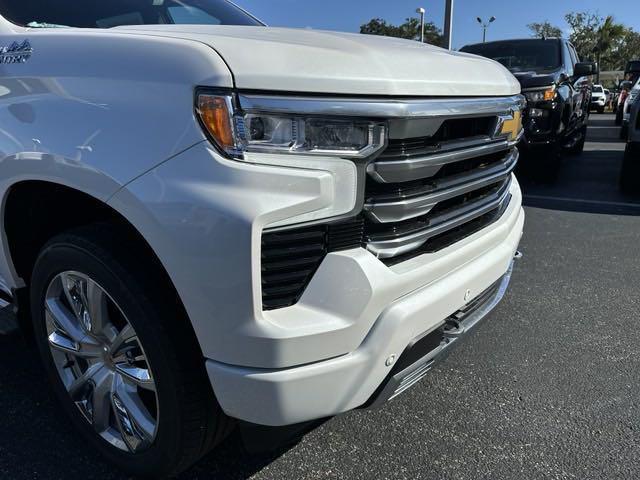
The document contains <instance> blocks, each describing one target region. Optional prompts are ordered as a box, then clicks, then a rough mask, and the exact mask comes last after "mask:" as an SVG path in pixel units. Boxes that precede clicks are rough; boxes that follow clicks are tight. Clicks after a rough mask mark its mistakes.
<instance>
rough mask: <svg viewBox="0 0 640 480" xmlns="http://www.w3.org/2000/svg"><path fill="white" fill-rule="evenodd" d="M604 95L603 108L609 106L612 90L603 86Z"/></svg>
mask: <svg viewBox="0 0 640 480" xmlns="http://www.w3.org/2000/svg"><path fill="white" fill-rule="evenodd" d="M604 95H605V108H611V102H612V100H613V92H612V91H611V90H609V89H608V88H605V89H604Z"/></svg>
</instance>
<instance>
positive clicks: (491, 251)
mask: <svg viewBox="0 0 640 480" xmlns="http://www.w3.org/2000/svg"><path fill="white" fill-rule="evenodd" d="M512 195H513V197H512V200H511V203H510V205H509V208H508V209H507V211H506V212H505V214H504V215H503V217H502V218H501V219H500V220H499V221H498V222H496V223H494V224H493V225H491V226H489V227H487V228H486V229H484V230H482V231H481V232H478V233H477V234H475V235H473V236H471V237H469V238H467V239H465V240H463V241H462V242H459V243H458V244H456V245H454V246H452V247H450V248H448V249H445V251H443V252H439V255H436V257H438V258H432V259H431V261H429V257H432V256H431V255H424V256H422V257H418V258H416V259H413V260H410V261H408V262H405V263H403V264H399V265H397V266H395V267H392V268H388V267H386V266H384V265H383V264H382V263H381V262H379V261H378V260H377V259H376V258H375V257H373V256H372V255H371V254H369V253H368V252H365V251H364V250H351V251H347V252H340V253H336V254H330V255H329V256H328V257H327V258H326V260H325V262H324V263H323V265H322V266H321V268H320V271H319V272H318V273H317V274H316V277H315V278H314V280H313V281H312V283H311V284H310V286H309V287H308V290H307V292H306V293H305V297H306V299H307V301H309V299H310V298H313V297H314V296H316V297H322V298H324V299H325V300H326V302H328V303H331V299H332V298H333V299H335V304H334V312H333V313H334V315H335V317H336V318H338V317H339V315H340V312H339V311H340V310H342V311H343V312H344V313H343V316H344V319H345V322H348V319H349V318H351V317H352V316H353V315H354V311H358V312H361V310H360V309H364V310H367V308H368V307H370V304H378V303H380V302H385V303H386V305H387V306H386V308H384V309H383V311H382V314H380V315H379V316H378V318H377V319H376V320H375V322H374V323H373V327H372V328H371V329H370V331H369V332H368V334H367V335H366V337H365V340H364V341H363V342H362V344H361V345H360V346H359V347H358V348H356V349H355V350H353V351H352V352H351V353H348V354H346V355H341V356H339V357H336V358H332V359H330V360H326V361H321V362H316V363H311V364H307V365H302V366H298V367H294V368H283V369H255V368H246V367H237V366H232V365H228V364H225V363H219V362H216V361H213V360H209V361H207V370H208V372H209V376H210V378H211V382H212V384H213V385H214V388H215V391H216V395H217V397H218V400H219V401H220V403H221V405H222V408H223V409H224V411H225V412H226V413H227V414H228V415H230V416H232V417H235V418H239V419H242V420H245V421H249V422H252V423H257V424H262V425H272V426H279V425H288V424H295V423H300V422H304V421H309V420H313V419H318V418H323V417H328V416H333V415H336V414H339V413H342V412H345V411H348V410H351V409H354V408H357V407H360V406H362V405H363V404H364V403H366V402H367V400H368V399H369V398H370V397H371V395H372V394H373V393H374V392H375V391H376V389H377V388H378V387H379V386H380V384H381V383H382V382H383V381H384V380H385V378H386V377H387V375H388V374H389V372H390V370H391V367H392V365H388V364H387V362H386V360H387V359H388V358H389V357H391V356H395V357H396V358H397V357H398V356H399V355H400V354H401V353H402V352H403V351H404V349H405V348H406V347H407V345H408V344H409V343H410V342H411V341H412V339H414V338H416V337H418V336H419V335H421V334H423V333H425V332H429V331H431V330H434V329H436V328H438V327H440V326H441V325H442V324H443V322H444V320H445V319H446V318H447V317H448V316H450V315H451V314H452V313H454V312H456V311H457V310H459V309H460V308H462V307H463V306H464V305H465V304H467V303H468V302H470V301H472V300H473V299H474V298H475V297H476V296H477V295H479V294H480V293H482V292H483V291H485V290H486V289H487V288H489V287H490V286H491V285H493V284H494V283H495V282H496V281H497V280H499V279H500V278H501V277H503V276H504V275H505V273H507V271H508V270H509V268H510V264H511V262H512V259H513V257H514V254H515V252H516V249H517V246H518V244H519V242H520V238H521V235H522V228H523V224H524V212H523V210H522V208H521V194H520V189H519V186H518V185H517V182H514V185H513V187H512ZM454 265H457V266H459V267H458V268H452V266H454ZM460 265H462V266H460ZM452 270H453V271H452ZM435 272H438V273H435ZM434 273H435V275H434ZM421 278H422V279H423V283H420V279H421ZM425 278H435V279H434V280H433V281H426V282H425V281H424V279H425ZM338 279H340V281H338ZM410 285H412V286H413V288H411V287H410ZM407 290H410V293H408V294H407V293H406V292H407ZM365 291H366V292H368V295H367V302H366V303H367V304H369V305H367V304H361V303H360V302H361V293H362V292H365ZM344 292H353V295H352V296H351V295H349V294H347V295H346V296H345V293H344ZM397 292H405V293H403V294H399V295H398V294H397ZM350 298H352V299H353V301H352V302H350V301H349V299H350ZM303 300H304V298H303ZM327 347H329V348H330V345H327Z"/></svg>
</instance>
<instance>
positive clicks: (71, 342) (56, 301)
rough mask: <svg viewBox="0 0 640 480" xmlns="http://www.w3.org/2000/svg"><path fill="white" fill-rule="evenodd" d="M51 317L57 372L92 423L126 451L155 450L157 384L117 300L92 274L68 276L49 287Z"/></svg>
mask: <svg viewBox="0 0 640 480" xmlns="http://www.w3.org/2000/svg"><path fill="white" fill-rule="evenodd" d="M45 316H46V329H47V336H48V342H49V348H50V350H51V355H52V356H53V361H54V363H55V366H56V369H57V371H58V374H59V375H60V378H61V379H62V383H63V384H64V386H65V388H66V389H67V392H68V393H69V395H70V396H71V399H72V400H73V402H74V403H75V404H76V406H77V407H78V409H79V410H80V412H81V413H82V414H83V416H84V418H85V419H86V420H87V422H89V423H90V424H91V425H92V426H93V428H94V430H95V431H96V433H98V434H99V435H100V436H101V437H102V438H103V439H105V440H106V441H107V442H109V443H110V444H112V445H113V446H115V447H117V448H119V449H121V450H124V451H127V452H131V453H140V452H141V451H144V450H146V449H147V448H149V446H150V445H151V444H152V443H153V441H154V439H155V436H156V433H157V425H158V419H159V413H160V412H159V404H158V395H157V392H156V384H155V381H154V377H153V373H152V371H151V367H150V365H149V363H148V360H147V356H146V355H145V352H144V350H143V348H142V345H141V344H140V342H139V340H138V337H137V335H136V332H135V331H134V329H133V327H132V326H131V324H130V323H129V321H128V320H127V318H126V316H125V315H124V313H123V312H122V310H121V309H120V308H119V307H118V305H117V304H116V303H115V301H114V300H113V299H112V298H111V297H110V296H109V294H108V293H107V292H105V290H104V289H103V288H102V287H100V285H98V284H97V283H96V282H95V281H93V280H92V279H91V278H89V277H88V276H87V275H84V274H82V273H78V272H63V273H60V274H59V275H57V276H56V277H55V278H54V279H53V280H52V281H51V283H50V284H49V286H48V288H47V294H46V299H45Z"/></svg>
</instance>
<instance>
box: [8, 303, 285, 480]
mask: <svg viewBox="0 0 640 480" xmlns="http://www.w3.org/2000/svg"><path fill="white" fill-rule="evenodd" d="M3 313H6V312H2V311H0V314H3ZM0 411H2V420H1V421H0V478H6V479H12V480H23V479H25V480H26V479H30V480H31V479H34V478H47V479H50V478H61V479H62V478H74V477H77V478H83V479H92V478H99V479H105V480H108V479H125V478H127V477H125V476H122V475H120V474H119V473H118V472H116V471H115V470H114V469H113V467H112V466H111V465H109V464H108V463H106V462H105V461H104V460H103V459H102V458H101V457H100V456H99V455H98V454H97V453H96V452H95V451H93V449H92V448H91V447H90V446H88V445H86V444H85V442H83V440H82V438H81V437H79V436H78V435H77V434H76V433H75V430H74V429H73V427H72V425H71V423H70V422H69V421H68V420H67V418H66V417H64V416H62V415H60V409H59V408H58V406H57V404H56V401H55V399H54V398H53V393H52V392H51V390H50V388H49V385H48V384H47V382H46V378H45V374H44V371H43V370H42V368H41V366H40V358H39V357H38V352H37V350H36V347H35V346H33V345H31V344H29V343H28V342H26V341H25V340H24V339H23V337H22V336H21V335H20V334H11V335H7V336H2V335H0ZM285 451H286V450H285V449H283V450H280V451H276V452H274V453H270V454H261V455H256V454H250V453H247V452H246V450H245V448H244V446H243V444H242V440H241V438H240V435H239V434H238V433H234V434H232V436H231V437H229V438H228V439H227V440H226V441H225V442H224V443H223V444H222V445H221V446H220V447H218V448H217V449H216V450H215V451H214V452H213V453H211V454H210V455H208V456H206V457H205V458H204V459H203V460H202V461H200V462H199V463H198V464H197V465H196V467H194V468H192V469H191V470H189V471H188V472H186V473H185V474H183V475H182V476H181V477H180V478H181V479H208V478H212V479H213V478H215V479H220V480H227V479H229V480H230V479H234V480H235V479H238V480H239V479H246V478H249V477H251V476H252V475H253V474H255V473H256V472H258V471H260V470H262V469H263V468H264V467H265V466H267V465H269V464H270V463H271V462H273V461H274V460H275V459H276V458H278V457H279V456H281V455H282V454H283V453H285Z"/></svg>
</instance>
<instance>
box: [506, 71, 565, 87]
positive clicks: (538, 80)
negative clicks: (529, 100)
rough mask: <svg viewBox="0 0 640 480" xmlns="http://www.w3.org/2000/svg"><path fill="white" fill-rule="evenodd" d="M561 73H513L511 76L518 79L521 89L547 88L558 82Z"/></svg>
mask: <svg viewBox="0 0 640 480" xmlns="http://www.w3.org/2000/svg"><path fill="white" fill-rule="evenodd" d="M560 73H561V71H557V72H551V73H536V72H515V73H514V74H513V75H514V76H515V77H516V78H517V79H518V81H519V82H520V85H521V86H522V89H523V90H524V89H527V88H536V87H548V86H549V85H555V84H556V83H557V82H558V77H559V76H560Z"/></svg>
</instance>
